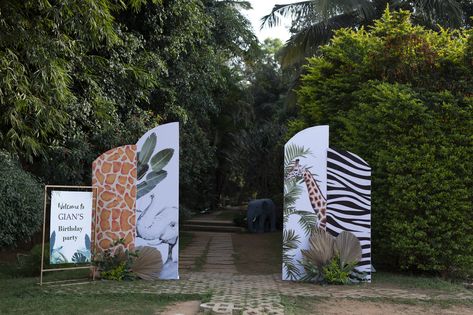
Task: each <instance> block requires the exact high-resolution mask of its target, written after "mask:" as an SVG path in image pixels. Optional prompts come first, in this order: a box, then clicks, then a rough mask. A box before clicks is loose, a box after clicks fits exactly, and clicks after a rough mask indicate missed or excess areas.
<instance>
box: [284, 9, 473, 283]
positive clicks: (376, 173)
mask: <svg viewBox="0 0 473 315" xmlns="http://www.w3.org/2000/svg"><path fill="white" fill-rule="evenodd" d="M409 18H410V16H409V14H408V13H407V12H402V11H401V12H394V13H391V12H389V11H386V13H385V15H384V16H383V18H382V19H381V20H379V21H377V22H376V24H375V25H374V27H372V28H371V29H369V30H365V29H360V30H358V31H352V30H341V31H338V32H337V34H336V36H335V37H334V39H333V40H332V42H331V43H330V44H329V45H327V46H325V47H323V48H322V49H321V55H320V56H319V57H315V58H312V59H310V61H309V65H308V67H307V69H306V70H307V74H306V75H305V76H304V77H303V79H302V81H303V84H302V87H301V89H300V90H299V115H298V118H297V119H296V120H294V121H293V122H291V123H290V125H289V127H290V128H292V130H291V132H292V133H294V132H296V131H298V130H300V129H302V128H304V127H307V126H310V125H316V124H329V125H330V133H331V139H330V143H331V145H332V146H334V147H340V148H344V149H348V150H350V151H352V152H354V153H356V154H359V155H360V156H361V157H363V158H365V159H366V160H367V161H368V162H369V163H370V165H371V167H372V169H373V177H372V180H373V183H372V189H373V191H372V244H373V257H374V258H373V263H374V264H375V265H380V264H381V265H388V266H390V267H391V268H400V269H405V270H413V271H419V270H421V271H427V272H438V273H443V274H445V273H450V274H452V273H457V272H461V273H465V272H470V271H472V270H473V246H472V244H473V207H472V203H473V189H472V187H473V177H472V175H473V141H472V140H473V137H472V134H473V75H472V73H473V62H472V58H471V56H472V54H471V53H470V52H471V51H472V47H473V41H472V36H471V34H472V31H471V30H470V31H441V32H438V33H437V32H433V31H429V30H426V29H424V28H422V27H419V26H413V25H412V24H411V23H410V19H409Z"/></svg>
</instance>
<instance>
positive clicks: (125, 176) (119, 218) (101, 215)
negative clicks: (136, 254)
mask: <svg viewBox="0 0 473 315" xmlns="http://www.w3.org/2000/svg"><path fill="white" fill-rule="evenodd" d="M136 168H137V162H136V145H125V146H122V147H118V148H114V149H111V150H109V151H107V152H105V153H104V154H102V155H101V156H99V157H98V158H97V159H96V160H95V161H94V162H93V164H92V186H94V187H97V209H96V211H97V215H96V218H97V221H96V222H95V242H94V243H95V244H94V246H95V249H96V251H97V252H103V251H104V250H106V249H108V248H110V247H111V246H112V245H113V243H114V242H115V241H117V240H119V239H123V240H124V244H123V245H119V246H118V247H122V249H129V250H132V249H133V248H134V246H135V230H136V215H135V207H136V181H137V171H136ZM93 215H94V217H95V213H93ZM118 247H117V248H118Z"/></svg>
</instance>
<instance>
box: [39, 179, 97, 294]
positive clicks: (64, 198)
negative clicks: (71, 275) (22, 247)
mask: <svg viewBox="0 0 473 315" xmlns="http://www.w3.org/2000/svg"><path fill="white" fill-rule="evenodd" d="M48 200H49V203H48ZM96 206H97V187H92V186H59V185H46V186H45V187H44V212H43V242H42V248H41V274H40V280H39V284H40V285H43V273H45V272H53V271H63V270H77V269H91V267H93V266H92V257H93V255H95V252H94V253H93V249H94V248H95V246H94V243H93V242H94V240H95V222H96V220H95V219H96V218H95V216H96ZM48 214H49V215H48ZM46 230H47V231H48V241H49V246H50V247H49V266H51V265H58V266H60V267H58V268H45V264H44V257H45V255H44V250H45V244H46ZM64 265H71V266H70V267H64ZM92 271H93V280H95V270H92ZM67 281H74V280H72V279H71V280H66V281H50V282H44V283H45V284H46V283H58V282H67Z"/></svg>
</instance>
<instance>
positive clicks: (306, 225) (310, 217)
mask: <svg viewBox="0 0 473 315" xmlns="http://www.w3.org/2000/svg"><path fill="white" fill-rule="evenodd" d="M294 214H297V215H299V225H300V226H301V227H302V230H304V233H305V235H306V236H309V235H311V233H312V231H313V230H314V229H315V228H316V226H317V215H315V213H313V212H309V211H304V210H297V211H294Z"/></svg>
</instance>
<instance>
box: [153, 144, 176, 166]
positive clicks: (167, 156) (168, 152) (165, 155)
mask: <svg viewBox="0 0 473 315" xmlns="http://www.w3.org/2000/svg"><path fill="white" fill-rule="evenodd" d="M173 154H174V149H164V150H161V151H159V152H158V153H156V154H155V155H154V156H153V157H152V158H151V168H152V169H153V171H155V172H159V171H161V170H162V169H163V168H164V167H165V166H166V165H167V164H168V163H169V161H170V160H171V158H172V156H173Z"/></svg>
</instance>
